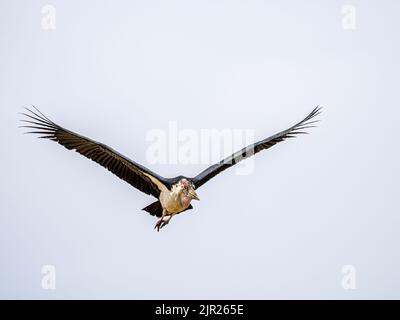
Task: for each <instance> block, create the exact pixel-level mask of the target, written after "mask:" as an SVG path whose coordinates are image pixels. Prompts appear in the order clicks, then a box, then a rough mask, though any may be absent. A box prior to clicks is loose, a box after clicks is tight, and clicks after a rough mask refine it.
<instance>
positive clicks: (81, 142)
mask: <svg viewBox="0 0 400 320" xmlns="http://www.w3.org/2000/svg"><path fill="white" fill-rule="evenodd" d="M33 108H34V109H35V110H31V109H29V108H26V110H27V113H22V115H23V116H24V117H25V118H24V119H23V120H21V121H23V122H24V125H23V126H22V127H24V128H29V129H30V130H31V129H33V131H29V132H27V133H33V134H38V135H39V138H44V139H50V140H52V141H55V142H58V143H59V144H61V145H62V146H64V147H65V148H67V149H69V150H75V151H76V152H78V153H80V154H81V155H83V156H85V157H86V158H88V159H91V160H93V161H95V162H97V163H98V164H100V165H101V166H103V167H104V168H106V169H108V170H109V171H111V172H112V173H113V174H115V175H116V176H118V177H119V178H121V179H122V180H125V181H126V182H127V183H129V184H130V185H132V186H133V187H135V188H137V189H139V190H140V191H142V192H144V193H146V194H148V195H152V196H154V197H155V198H157V199H158V200H157V201H155V202H153V203H152V204H150V205H149V206H147V207H145V208H143V209H142V210H145V211H147V212H149V213H150V214H151V215H152V216H156V217H158V218H159V219H158V220H157V223H156V225H155V227H154V228H155V229H157V231H159V230H160V229H161V228H163V227H164V226H166V225H167V224H168V223H169V222H170V220H171V218H172V217H173V216H174V215H177V214H179V213H182V212H184V211H186V210H190V209H193V207H192V205H191V201H192V200H200V199H199V196H198V195H197V192H196V189H198V188H199V187H201V186H202V185H203V184H205V183H206V182H207V181H208V180H210V179H211V178H213V177H215V176H216V175H217V174H219V173H221V172H222V171H224V170H225V169H227V168H229V167H232V166H233V165H235V164H236V163H238V162H240V161H241V160H243V159H246V158H248V157H250V156H252V155H253V154H255V153H258V152H260V151H261V150H264V149H268V148H270V147H272V146H273V145H275V144H277V143H278V142H281V141H284V140H286V139H288V138H293V137H295V136H297V135H299V134H305V133H307V132H306V131H304V130H305V129H308V128H311V127H314V126H315V125H313V124H314V123H315V122H317V121H318V120H315V119H314V118H315V117H316V116H317V115H319V114H320V112H321V108H320V107H319V106H318V107H316V108H315V109H313V110H312V111H311V113H310V114H309V115H307V116H306V117H305V118H304V119H303V120H301V121H300V122H298V123H296V124H295V125H293V126H291V127H290V128H288V129H286V130H283V131H281V132H279V133H277V134H275V135H273V136H271V137H269V138H266V139H264V140H261V141H259V142H256V143H254V144H251V145H249V146H247V147H245V148H243V149H242V150H240V151H238V152H236V153H234V154H232V155H231V156H229V157H227V158H225V159H223V160H221V161H220V162H218V163H216V164H214V165H212V166H210V167H209V168H207V169H205V170H204V171H202V172H201V173H199V174H198V175H197V176H195V177H193V178H189V177H186V176H182V175H180V176H177V177H175V178H164V177H162V176H160V175H158V174H157V173H155V172H153V171H151V170H149V169H147V168H146V167H144V166H142V165H140V164H139V163H136V162H135V161H133V160H130V159H129V158H127V157H125V156H123V155H122V154H120V153H118V152H117V151H115V150H113V149H111V148H110V147H109V146H107V145H105V144H102V143H99V142H96V141H94V140H91V139H89V138H86V137H84V136H82V135H80V134H77V133H75V132H73V131H70V130H68V129H65V128H63V127H61V126H59V125H58V124H56V123H54V122H53V121H51V120H50V119H49V118H47V117H46V116H45V115H44V114H43V113H41V112H40V111H39V110H38V109H37V108H35V107H33Z"/></svg>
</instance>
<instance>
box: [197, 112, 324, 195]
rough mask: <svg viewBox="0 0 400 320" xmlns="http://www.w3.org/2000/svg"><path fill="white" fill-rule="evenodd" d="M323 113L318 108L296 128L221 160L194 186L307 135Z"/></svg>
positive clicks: (208, 169)
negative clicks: (291, 139)
mask: <svg viewBox="0 0 400 320" xmlns="http://www.w3.org/2000/svg"><path fill="white" fill-rule="evenodd" d="M320 113H321V108H320V107H319V106H318V107H316V108H315V109H314V110H313V111H311V113H310V114H309V115H308V116H307V117H305V118H304V119H303V120H302V121H300V122H299V123H296V124H295V125H294V126H292V127H290V128H289V129H286V130H284V131H281V132H279V133H277V134H275V135H273V136H271V137H269V138H266V139H264V140H261V141H259V142H256V143H254V144H251V145H249V146H247V147H246V148H243V149H242V150H240V151H238V152H236V153H234V154H233V155H231V156H229V157H228V158H226V159H224V160H221V161H220V162H219V163H216V164H214V165H212V166H211V167H209V168H207V169H206V170H204V171H203V172H201V173H200V174H198V175H197V176H196V177H194V178H192V179H191V180H192V181H193V183H194V185H195V186H196V188H198V187H200V186H202V185H203V184H205V183H206V182H207V181H208V180H210V179H211V178H213V177H215V176H216V175H217V174H219V173H221V172H222V171H224V170H225V169H228V168H230V167H232V166H233V165H235V164H236V163H238V162H240V161H242V160H243V159H246V158H249V157H251V156H252V155H254V154H256V153H258V152H260V151H261V150H264V149H268V148H271V147H272V146H274V145H275V144H277V143H278V142H281V141H284V140H286V139H288V138H294V137H295V136H296V135H298V134H306V133H307V132H305V131H303V130H304V129H308V128H311V127H314V126H313V125H312V124H313V123H315V122H317V121H318V120H313V121H312V119H313V118H314V117H316V116H317V115H319V114H320Z"/></svg>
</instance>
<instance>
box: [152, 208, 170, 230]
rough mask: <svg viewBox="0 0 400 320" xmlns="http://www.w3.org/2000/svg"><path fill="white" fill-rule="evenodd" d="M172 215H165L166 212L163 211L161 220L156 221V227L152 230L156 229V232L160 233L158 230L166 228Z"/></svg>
mask: <svg viewBox="0 0 400 320" xmlns="http://www.w3.org/2000/svg"><path fill="white" fill-rule="evenodd" d="M171 218H172V215H167V211H165V210H163V213H162V216H161V218H160V219H159V220H158V221H157V223H156V225H155V226H154V229H157V231H160V229H161V228H162V227H164V226H166V225H167V224H168V223H169V220H171Z"/></svg>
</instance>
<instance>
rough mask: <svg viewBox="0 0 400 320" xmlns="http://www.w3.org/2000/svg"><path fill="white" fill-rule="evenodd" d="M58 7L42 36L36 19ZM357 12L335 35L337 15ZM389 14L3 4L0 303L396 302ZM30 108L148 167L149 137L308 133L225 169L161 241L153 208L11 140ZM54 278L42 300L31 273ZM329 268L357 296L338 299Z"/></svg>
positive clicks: (319, 5)
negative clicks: (311, 119)
mask: <svg viewBox="0 0 400 320" xmlns="http://www.w3.org/2000/svg"><path fill="white" fill-rule="evenodd" d="M45 4H52V5H54V7H55V8H56V19H57V20H56V23H57V24H56V30H49V31H45V30H43V29H42V27H41V19H42V13H41V9H42V7H43V6H44V5H45ZM346 4H351V5H354V6H355V8H356V29H355V30H343V28H342V25H341V22H342V12H341V10H342V6H343V5H346ZM399 9H400V3H399V2H398V1H294V0H293V1H266V0H264V1H261V0H258V1H255V0H250V1H218V0H217V1H183V0H179V1H177V0H176V1H161V0H160V1H153V0H151V1H84V2H82V1H55V0H53V1H15V0H13V1H11V0H8V1H7V0H1V1H0V119H1V120H2V125H1V126H0V145H1V164H2V166H1V168H2V169H1V179H0V197H1V198H0V262H1V264H0V297H1V298H39V299H59V298H136V299H144V298H155V299H167V298H169V299H173V298H210V299H214V298H220V299H230V298H256V299H267V298H289V299H290V298H306V299H307V298H341V299H349V298H400V294H399V290H400V277H399V274H398V270H399V269H400V260H399V249H400V248H399V240H400V239H399V227H400V218H399V214H400V212H399V211H400V210H399V209H400V208H399V207H400V206H399V204H398V199H396V196H397V193H398V181H399V178H400V177H399V163H400V159H399V158H400V155H399V142H398V137H399V133H398V119H399V116H400V112H399V102H400V94H399V90H398V84H399V80H400V79H399V74H400V67H399V56H400V47H399V41H398V30H399V29H400V19H399V15H400V10H399ZM30 104H35V105H36V106H38V107H39V108H40V109H41V110H42V111H43V112H44V113H46V114H47V115H48V116H49V117H51V118H52V119H53V120H54V121H56V122H59V123H60V124H62V125H64V126H66V127H67V128H69V129H72V130H75V131H77V132H79V133H82V134H85V135H87V136H89V137H91V138H93V139H96V140H99V141H101V142H104V143H106V144H109V145H110V146H112V147H113V148H115V149H116V150H118V151H120V152H121V153H123V154H126V155H127V156H128V157H130V158H132V159H134V160H135V161H138V162H140V163H142V164H144V165H147V166H149V167H150V169H152V170H154V171H156V172H158V173H160V174H161V175H164V176H167V177H169V176H176V175H177V174H184V175H188V176H192V175H195V174H196V173H198V172H199V171H201V170H202V169H204V168H205V165H204V164H198V165H193V164H190V165H189V164H188V165H179V164H171V165H168V164H165V165H162V164H158V165H151V166H150V165H148V164H147V163H146V150H147V149H146V148H148V146H149V142H148V141H146V134H147V133H148V132H149V131H150V130H152V129H154V128H164V129H167V127H168V122H169V121H177V122H178V124H179V126H180V127H182V128H184V127H186V128H192V129H195V130H201V129H203V128H243V129H246V128H250V129H253V130H254V132H255V138H256V139H257V138H259V139H261V138H265V137H266V136H268V135H270V134H273V133H275V132H277V131H279V130H282V129H285V128H287V127H288V126H290V125H292V124H293V123H294V122H296V121H297V120H299V119H301V117H303V116H304V115H305V114H307V113H308V112H309V111H310V110H311V109H312V108H313V107H315V106H316V105H322V106H324V113H323V114H322V116H321V119H322V122H321V124H320V127H319V128H317V129H315V130H313V131H312V132H311V134H310V135H308V136H304V137H303V136H302V137H300V138H298V139H296V140H291V141H287V142H285V143H281V144H279V145H278V146H276V147H274V148H272V149H270V150H268V151H265V152H263V153H260V154H258V155H257V156H256V159H255V162H254V173H253V174H252V175H250V176H238V175H236V174H235V173H234V171H232V170H229V171H226V172H224V173H223V174H221V175H219V176H218V177H217V178H215V179H214V180H212V181H211V182H210V183H208V184H207V185H205V186H204V187H202V188H201V189H199V195H200V197H201V199H202V200H201V201H200V202H198V203H197V202H196V203H194V207H195V209H194V210H191V211H189V212H187V213H185V214H182V215H181V216H179V217H176V218H174V220H173V221H172V222H171V224H170V225H169V226H168V227H166V228H165V229H164V230H162V232H160V233H157V232H155V231H154V230H153V226H154V223H155V219H154V218H153V217H150V216H148V215H147V214H146V213H145V212H143V211H141V209H142V208H143V207H144V206H146V205H147V204H149V203H151V202H152V201H153V199H152V198H151V197H149V196H147V195H145V194H142V193H141V192H139V191H137V190H136V189H133V188H132V187H130V185H128V184H126V183H124V182H122V181H121V180H119V179H118V178H116V177H115V176H113V175H112V174H110V173H108V172H107V171H106V170H104V169H103V168H101V167H99V166H97V165H96V164H94V163H92V162H90V161H89V160H87V159H85V158H83V157H81V156H79V155H78V154H76V153H72V152H67V151H66V149H64V148H62V147H60V146H58V145H56V144H54V143H51V142H48V141H42V140H37V139H34V138H33V137H32V136H27V135H22V132H21V130H19V129H18V128H17V126H18V125H19V124H18V119H19V116H18V114H17V113H18V112H20V111H21V110H22V107H24V106H29V105H30ZM43 265H54V266H55V268H56V272H57V273H56V275H57V278H56V279H57V287H56V290H43V289H42V287H41V279H42V274H41V268H42V266H43ZM344 265H353V266H354V267H355V268H356V289H355V290H344V289H343V288H342V286H341V279H342V276H343V275H342V274H341V269H342V267H343V266H344Z"/></svg>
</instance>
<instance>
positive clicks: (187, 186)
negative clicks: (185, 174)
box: [176, 178, 200, 201]
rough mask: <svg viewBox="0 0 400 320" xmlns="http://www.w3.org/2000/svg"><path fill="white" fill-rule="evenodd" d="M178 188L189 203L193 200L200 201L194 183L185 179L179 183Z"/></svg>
mask: <svg viewBox="0 0 400 320" xmlns="http://www.w3.org/2000/svg"><path fill="white" fill-rule="evenodd" d="M176 188H177V190H178V191H179V192H181V194H182V196H183V197H185V198H187V199H188V200H189V201H191V200H193V199H195V200H200V198H199V196H198V195H197V193H196V191H195V186H194V184H193V182H192V181H189V180H187V179H185V178H183V179H181V180H179V181H178V183H177V185H176Z"/></svg>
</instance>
